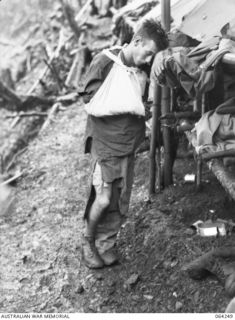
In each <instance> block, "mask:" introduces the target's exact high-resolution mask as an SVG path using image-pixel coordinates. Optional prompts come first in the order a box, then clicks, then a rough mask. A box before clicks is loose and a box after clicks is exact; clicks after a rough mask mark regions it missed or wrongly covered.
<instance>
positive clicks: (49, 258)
mask: <svg viewBox="0 0 235 320" xmlns="http://www.w3.org/2000/svg"><path fill="white" fill-rule="evenodd" d="M85 121H86V114H85V112H84V109H83V105H82V104H81V103H77V104H74V105H72V106H69V107H68V108H67V109H66V110H65V111H63V112H60V113H59V114H58V115H57V116H56V118H55V121H54V122H52V123H51V125H50V126H49V128H48V129H47V130H46V131H45V132H44V133H42V134H41V135H39V136H38V137H37V138H36V139H35V140H34V141H33V142H31V143H30V144H29V146H28V148H27V149H26V151H25V152H24V153H23V154H22V156H21V158H20V159H19V160H18V162H17V167H18V168H20V169H21V170H23V172H24V174H23V176H22V178H20V179H19V180H18V182H17V184H16V185H15V186H14V187H13V193H14V195H15V200H14V204H13V206H12V208H11V211H10V212H9V213H8V214H7V215H5V216H1V217H0V228H1V233H0V241H1V260H0V270H1V277H0V311H1V312H154V313H163V312H183V313H187V312H197V313H199V312H222V311H224V309H225V306H226V305H227V303H228V301H229V297H227V296H226V295H225V290H224V287H223V286H222V285H221V284H220V283H219V282H218V281H217V279H216V278H213V277H209V278H207V279H206V280H203V281H194V280H192V279H190V278H189V277H188V275H187V274H186V273H185V272H184V271H182V267H183V266H184V265H185V263H187V262H189V261H192V260H193V259H194V258H196V257H198V256H200V255H201V254H202V253H204V252H206V251H207V250H209V249H211V248H213V247H217V246H220V245H224V244H231V243H232V242H233V241H234V234H232V235H231V236H228V237H222V238H200V237H199V236H198V235H196V234H194V233H192V232H191V230H190V229H189V226H190V225H191V223H193V222H195V221H196V220H198V219H202V220H205V219H207V218H208V217H211V214H210V210H215V213H214V215H216V216H217V217H219V218H226V219H229V218H233V214H234V203H233V202H231V201H229V199H228V198H227V196H226V194H225V192H224V190H223V189H222V187H221V186H220V184H219V183H218V182H217V180H216V179H215V178H214V177H213V176H212V175H211V173H210V172H209V171H208V169H207V167H206V166H205V167H204V172H203V180H204V182H203V190H202V191H201V192H197V191H196V189H195V186H194V185H193V184H185V183H184V180H183V177H184V175H185V174H186V173H192V172H194V167H195V165H194V162H193V160H192V159H187V158H185V159H182V158H181V159H177V161H176V164H175V167H174V172H175V173H174V181H175V185H174V186H172V187H170V188H168V189H165V190H164V191H163V192H162V193H161V194H157V195H156V197H155V198H154V199H153V201H152V203H149V202H148V201H147V199H148V191H147V190H148V153H147V152H145V153H142V154H140V155H139V156H138V158H137V159H136V168H135V171H136V176H135V183H134V189H133V193H132V198H131V207H130V211H129V217H128V219H127V221H126V223H125V225H124V226H123V228H122V229H121V232H120V235H119V238H118V250H119V255H120V264H118V265H116V266H113V267H107V268H105V269H103V270H98V271H91V270H89V269H87V268H86V267H84V265H83V264H82V263H81V252H80V248H81V239H80V238H81V232H82V225H83V224H82V216H83V211H84V207H85V202H86V192H87V188H86V186H87V180H88V176H89V172H90V170H89V157H88V156H85V155H84V154H83V134H84V126H85Z"/></svg>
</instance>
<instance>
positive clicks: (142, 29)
mask: <svg viewBox="0 0 235 320" xmlns="http://www.w3.org/2000/svg"><path fill="white" fill-rule="evenodd" d="M138 36H139V37H141V38H143V39H146V38H147V39H151V40H153V41H154V42H155V43H156V45H157V48H158V50H159V51H160V50H164V49H166V48H167V47H168V45H169V42H168V36H167V33H166V31H165V30H164V29H163V28H162V25H161V23H160V22H159V21H157V20H154V19H148V20H145V21H143V23H142V24H141V25H140V26H139V28H138V29H137V30H136V32H135V33H134V35H133V38H132V39H135V38H136V37H138Z"/></svg>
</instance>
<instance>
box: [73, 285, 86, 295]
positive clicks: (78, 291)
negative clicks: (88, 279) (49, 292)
mask: <svg viewBox="0 0 235 320" xmlns="http://www.w3.org/2000/svg"><path fill="white" fill-rule="evenodd" d="M84 291H85V289H84V287H83V285H82V284H81V283H79V284H78V285H77V288H76V289H75V292H76V293H78V294H81V293H83V292H84Z"/></svg>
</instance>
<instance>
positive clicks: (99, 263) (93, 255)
mask: <svg viewBox="0 0 235 320" xmlns="http://www.w3.org/2000/svg"><path fill="white" fill-rule="evenodd" d="M82 260H83V261H84V263H85V265H86V266H87V267H88V268H90V269H98V268H102V267H103V266H104V262H103V260H102V259H101V257H100V255H99V253H98V251H97V248H96V246H95V239H94V238H93V237H87V236H83V239H82Z"/></svg>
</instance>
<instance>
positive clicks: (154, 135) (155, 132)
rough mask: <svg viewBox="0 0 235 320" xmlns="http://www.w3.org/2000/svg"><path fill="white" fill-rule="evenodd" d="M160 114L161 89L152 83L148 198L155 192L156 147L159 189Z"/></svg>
mask: <svg viewBox="0 0 235 320" xmlns="http://www.w3.org/2000/svg"><path fill="white" fill-rule="evenodd" d="M160 113H161V87H160V86H159V85H157V83H156V82H155V83H154V96H153V118H152V131H151V142H150V151H149V196H150V197H151V195H152V194H154V193H155V191H156V188H155V187H156V147H157V145H158V146H159V150H158V160H157V167H158V187H159V188H160V176H161V175H160V157H159V154H160V123H159V117H160Z"/></svg>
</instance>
